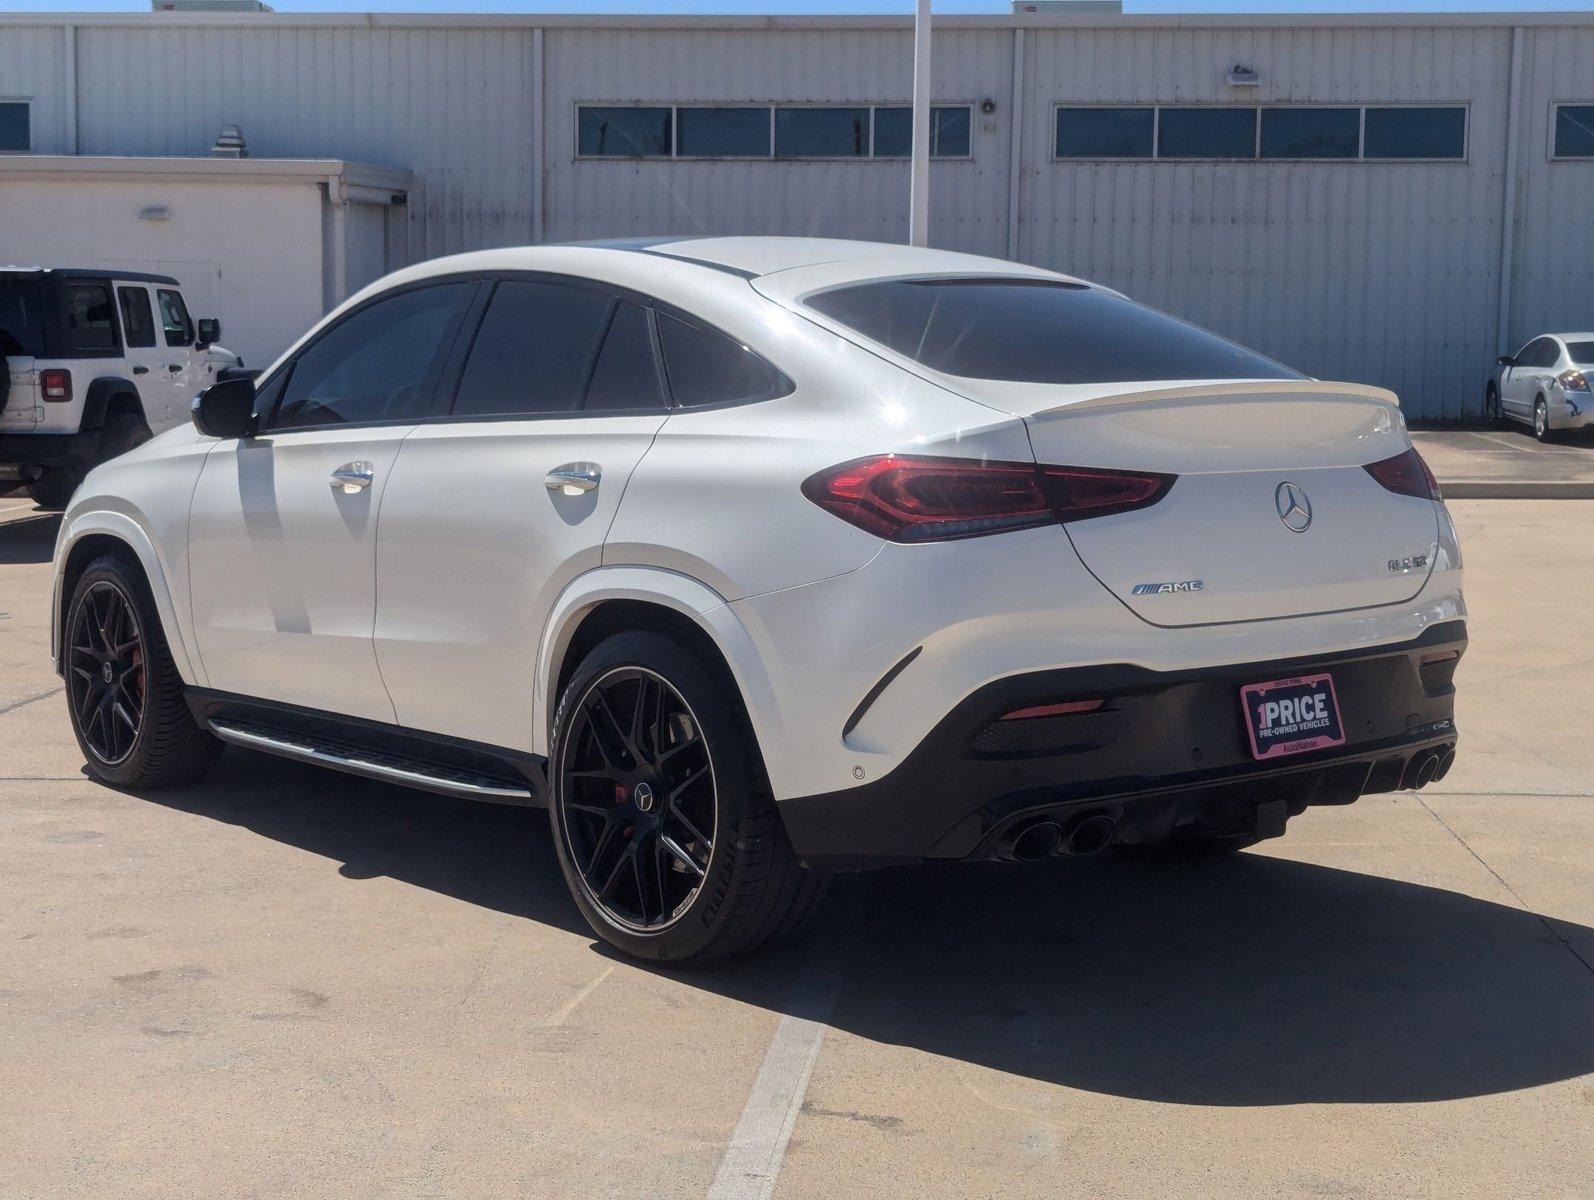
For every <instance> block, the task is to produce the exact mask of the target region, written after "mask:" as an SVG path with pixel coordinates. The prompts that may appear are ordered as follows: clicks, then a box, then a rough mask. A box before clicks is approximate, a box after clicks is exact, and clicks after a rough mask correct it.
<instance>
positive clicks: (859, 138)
mask: <svg viewBox="0 0 1594 1200" xmlns="http://www.w3.org/2000/svg"><path fill="white" fill-rule="evenodd" d="M868 156H869V110H868V109H867V108H777V109H776V110H775V157H776V158H867V157H868Z"/></svg>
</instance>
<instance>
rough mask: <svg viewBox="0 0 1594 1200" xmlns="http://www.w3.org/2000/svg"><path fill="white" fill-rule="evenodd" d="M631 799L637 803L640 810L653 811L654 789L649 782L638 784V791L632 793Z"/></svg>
mask: <svg viewBox="0 0 1594 1200" xmlns="http://www.w3.org/2000/svg"><path fill="white" fill-rule="evenodd" d="M631 800H632V802H633V803H635V804H636V806H637V811H638V812H652V811H653V789H652V788H651V787H649V786H648V785H647V784H645V783H639V784H637V785H636V791H634V792H632V793H631Z"/></svg>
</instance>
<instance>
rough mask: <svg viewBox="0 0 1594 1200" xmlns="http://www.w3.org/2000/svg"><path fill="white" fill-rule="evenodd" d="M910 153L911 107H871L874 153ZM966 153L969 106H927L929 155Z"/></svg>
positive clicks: (888, 155) (883, 155)
mask: <svg viewBox="0 0 1594 1200" xmlns="http://www.w3.org/2000/svg"><path fill="white" fill-rule="evenodd" d="M912 153H913V110H912V109H911V108H877V109H875V110H874V157H875V158H908V157H909V156H910V155H912ZM968 156H969V110H968V106H967V105H964V104H959V105H954V106H937V107H935V108H932V109H931V110H930V157H931V158H967V157H968Z"/></svg>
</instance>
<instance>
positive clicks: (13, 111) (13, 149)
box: [0, 100, 33, 154]
mask: <svg viewBox="0 0 1594 1200" xmlns="http://www.w3.org/2000/svg"><path fill="white" fill-rule="evenodd" d="M30 108H31V105H29V103H28V102H27V101H26V100H7V101H5V102H4V103H0V154H26V153H27V152H28V151H29V150H32V149H33V129H32V114H31V113H30V112H29V109H30Z"/></svg>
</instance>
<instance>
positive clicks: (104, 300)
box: [64, 283, 116, 353]
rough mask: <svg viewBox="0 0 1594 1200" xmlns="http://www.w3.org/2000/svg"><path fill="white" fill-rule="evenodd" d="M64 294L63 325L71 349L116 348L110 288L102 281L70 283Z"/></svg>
mask: <svg viewBox="0 0 1594 1200" xmlns="http://www.w3.org/2000/svg"><path fill="white" fill-rule="evenodd" d="M64 290H65V293H66V328H67V337H68V338H69V339H70V341H71V343H72V349H73V350H77V351H84V352H88V353H95V352H101V351H106V350H115V349H116V318H115V316H113V315H112V312H111V289H110V285H109V284H104V283H69V284H67V285H66V286H65V289H64Z"/></svg>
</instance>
